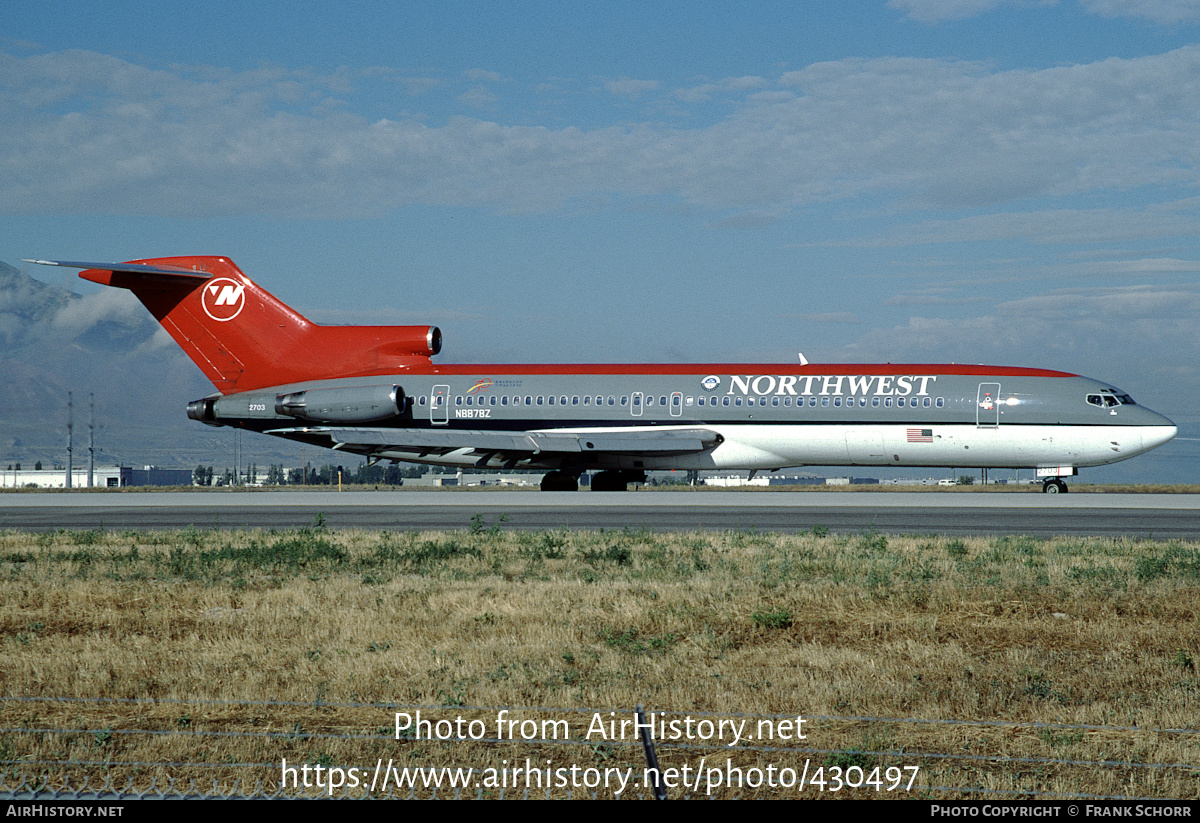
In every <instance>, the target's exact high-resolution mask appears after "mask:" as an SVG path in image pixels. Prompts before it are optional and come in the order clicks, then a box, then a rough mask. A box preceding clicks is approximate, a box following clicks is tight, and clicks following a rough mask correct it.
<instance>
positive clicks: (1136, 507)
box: [0, 490, 1200, 539]
mask: <svg viewBox="0 0 1200 823" xmlns="http://www.w3.org/2000/svg"><path fill="white" fill-rule="evenodd" d="M318 514H320V515H322V516H323V518H324V522H325V524H326V525H327V526H328V527H330V528H369V529H380V528H382V529H400V530H413V529H465V528H467V527H468V526H469V525H470V523H471V518H472V517H474V516H475V515H477V514H479V515H482V516H483V518H484V522H485V523H486V524H487V525H491V524H493V523H496V522H498V521H499V520H500V518H501V515H503V516H504V517H505V518H506V519H505V521H504V526H503V527H504V528H517V529H558V528H567V529H621V528H627V527H628V528H647V529H651V530H654V531H686V530H693V529H712V530H743V531H744V530H749V529H757V530H758V531H779V532H799V531H807V530H808V529H811V528H813V527H814V526H825V527H827V528H829V529H830V530H832V531H865V530H870V529H876V530H878V531H881V532H894V533H914V532H916V533H937V534H947V535H974V534H1031V535H1039V536H1050V535H1056V534H1071V535H1109V536H1119V535H1127V536H1136V537H1146V536H1153V537H1159V538H1197V539H1200V495H1188V494H1079V493H1073V494H1069V495H1043V494H1030V493H1013V494H1003V493H1001V494H997V493H970V492H967V493H963V492H953V493H952V492H887V493H883V492H852V493H839V492H736V491H734V492H723V491H697V492H682V491H681V492H626V493H624V494H621V493H605V494H593V493H587V492H578V493H573V494H572V493H545V492H536V491H490V492H480V491H468V490H457V491H439V492H420V491H403V492H382V491H380V492H344V493H339V492H333V491H329V492H312V491H269V492H253V491H211V492H160V493H154V492H123V493H96V492H93V493H87V492H74V493H59V492H50V493H13V494H0V529H21V530H29V531H48V530H54V529H94V528H104V529H170V528H183V527H187V526H190V525H192V526H196V527H197V528H203V529H207V528H226V529H233V528H276V529H286V528H296V527H300V526H306V525H310V524H312V523H313V522H314V520H315V519H316V517H317V515H318Z"/></svg>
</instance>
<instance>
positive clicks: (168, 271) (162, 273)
mask: <svg viewBox="0 0 1200 823" xmlns="http://www.w3.org/2000/svg"><path fill="white" fill-rule="evenodd" d="M22 262H24V263H37V264H38V265H41V266H65V267H66V268H69V269H94V270H96V271H111V272H120V273H122V274H142V275H148V276H152V277H167V278H178V277H183V278H187V279H189V280H201V281H202V280H210V279H212V274H210V273H209V272H206V271H195V270H194V269H177V268H170V267H167V266H151V265H150V264H149V263H84V262H79V261H74V260H24V261H22Z"/></svg>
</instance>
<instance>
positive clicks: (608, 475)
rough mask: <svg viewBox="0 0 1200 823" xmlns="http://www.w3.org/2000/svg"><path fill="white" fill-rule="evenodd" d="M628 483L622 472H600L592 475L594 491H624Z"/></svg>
mask: <svg viewBox="0 0 1200 823" xmlns="http://www.w3.org/2000/svg"><path fill="white" fill-rule="evenodd" d="M627 485H628V484H627V481H626V480H625V476H624V475H623V474H621V472H613V471H605V472H599V473H598V474H596V475H595V476H594V477H592V491H594V492H623V491H625V490H626V487H627Z"/></svg>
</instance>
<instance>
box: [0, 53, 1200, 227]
mask: <svg viewBox="0 0 1200 823" xmlns="http://www.w3.org/2000/svg"><path fill="white" fill-rule="evenodd" d="M0 77H3V78H4V80H3V88H2V89H0V117H2V118H3V119H4V122H5V140H4V141H3V143H2V144H0V209H2V210H3V211H5V212H7V213H10V214H12V213H26V212H36V213H56V212H58V213H62V212H100V213H131V212H132V213H154V214H164V215H176V216H199V215H214V214H244V213H261V214H270V215H297V214H301V215H306V216H324V217H330V216H332V217H345V216H355V215H366V214H381V213H386V212H387V211H390V210H392V209H394V208H398V207H402V206H406V205H411V204H417V203H424V204H441V205H471V206H487V207H492V208H496V209H499V210H502V211H544V210H553V209H558V208H561V207H562V206H563V205H564V204H565V203H567V202H570V201H572V200H577V199H587V198H594V197H597V196H600V197H603V196H607V195H610V194H615V195H619V196H624V197H643V196H646V197H667V198H673V199H675V200H676V201H682V202H686V203H689V204H692V205H698V206H703V207H708V208H714V209H723V210H744V211H749V212H753V213H757V214H781V213H783V212H785V211H786V210H788V209H791V208H795V207H796V206H802V205H805V204H812V203H818V202H822V201H827V200H839V199H848V198H854V197H857V196H860V195H864V194H870V195H871V196H872V197H874V198H877V199H881V198H882V199H893V200H896V201H899V202H904V203H909V204H912V205H918V206H932V207H935V208H947V209H955V208H971V207H979V206H987V205H990V204H996V203H1001V202H1005V201H1009V200H1013V199H1018V198H1029V197H1037V196H1049V197H1055V196H1067V195H1072V194H1079V193H1090V192H1101V191H1120V190H1127V189H1133V188H1137V187H1142V186H1145V185H1147V184H1160V185H1169V186H1195V185H1196V183H1197V182H1198V181H1197V169H1200V143H1197V141H1196V140H1195V139H1194V135H1195V134H1196V133H1197V131H1200V83H1197V82H1196V78H1197V77H1200V47H1198V46H1192V47H1187V48H1183V49H1179V50H1177V51H1173V52H1169V53H1167V54H1162V55H1155V56H1151V57H1144V58H1136V59H1128V60H1124V59H1111V60H1105V61H1101V62H1097V63H1092V64H1088V65H1080V66H1067V67H1061V68H1053V69H1046V70H1041V71H1032V70H1030V71H995V70H991V69H989V68H987V67H985V66H981V65H978V64H972V63H961V62H951V61H943V60H925V59H908V58H883V59H873V60H841V61H837V62H830V63H819V64H814V65H812V66H809V67H807V68H805V69H803V70H800V71H796V72H789V73H787V74H784V75H782V76H780V77H779V78H777V79H776V80H774V81H770V82H771V83H774V84H775V85H774V87H773V88H763V86H764V84H766V83H767V82H768V81H766V80H762V79H761V78H735V79H731V80H727V81H723V83H722V88H723V89H725V90H726V93H728V94H730V95H735V98H734V99H736V100H737V101H738V103H739V105H737V106H736V107H735V108H734V109H733V110H732V111H731V112H730V113H728V114H727V115H725V116H724V118H723V119H721V120H719V121H717V122H715V123H711V124H708V125H702V126H697V127H694V128H679V127H676V128H671V127H667V126H664V125H662V124H659V123H654V122H647V123H641V124H632V125H631V124H626V123H623V122H622V124H621V125H608V126H605V125H598V126H594V127H589V128H579V127H574V126H568V127H565V128H547V127H543V126H537V125H524V124H522V125H507V124H504V123H501V122H497V121H493V120H485V119H481V118H461V117H460V118H451V119H449V120H446V121H445V122H444V123H442V124H440V125H436V124H433V125H431V124H427V123H426V122H425V121H426V120H429V119H430V118H428V117H426V116H422V115H415V116H409V115H401V116H400V117H399V118H398V119H376V120H368V119H367V118H364V117H361V116H359V115H356V114H354V113H352V112H350V111H347V110H346V108H345V107H344V106H330V105H328V103H329V102H330V101H333V100H335V99H340V98H334V97H333V96H332V95H333V92H334V89H338V88H340V87H341V86H342V84H344V83H346V82H352V78H351V80H350V81H347V79H346V77H345V74H344V73H335V75H331V76H314V75H310V74H305V73H301V72H289V71H286V70H283V69H279V68H274V67H265V68H261V69H256V70H253V71H247V72H232V71H228V70H222V69H211V68H210V69H200V68H195V67H190V68H178V69H173V70H171V71H166V70H158V69H155V70H151V69H147V68H145V67H142V66H138V65H136V64H132V63H129V62H126V61H122V60H119V59H117V58H113V57H108V56H105V55H97V54H94V53H89V52H63V53H60V54H56V55H42V56H38V57H32V58H25V59H19V58H15V57H11V56H5V55H0ZM760 80H761V82H760ZM655 86H656V84H655V83H654V81H642V80H627V81H614V83H613V84H612V85H610V90H612V91H613V92H614V93H620V94H626V95H637V94H639V93H642V92H644V91H646V90H649V89H653V88H654V87H655ZM338 94H341V92H338ZM462 100H463V102H467V103H469V104H471V105H475V106H493V105H495V104H496V99H495V98H494V97H493V96H491V94H490V92H488V91H486V89H484V88H483V87H482V86H480V87H478V88H476V89H472V90H471V91H469V92H467V94H466V95H465V96H464V97H463V98H462ZM697 105H703V104H702V103H698V104H697ZM623 114H624V112H618V111H615V110H614V112H613V116H614V118H616V117H622V116H623ZM726 217H728V216H727V215H726Z"/></svg>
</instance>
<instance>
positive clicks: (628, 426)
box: [25, 256, 1176, 494]
mask: <svg viewBox="0 0 1200 823" xmlns="http://www.w3.org/2000/svg"><path fill="white" fill-rule="evenodd" d="M25 262H29V263H38V264H43V265H52V266H66V267H70V268H78V269H84V271H81V272H80V275H79V276H80V277H82V278H83V279H85V280H90V281H92V282H95V283H101V284H103V285H107V286H115V287H118V288H125V289H129V290H130V291H132V292H133V293H134V294H135V295H136V296H137V297H138V299H140V300H141V302H142V304H143V305H145V306H146V308H147V309H149V310H150V312H151V313H152V314H153V315H154V317H155V318H156V319H157V320H158V321H159V323H161V324H162V326H163V327H164V328H165V329H166V330H167V332H168V333H169V334H170V335H171V337H173V338H174V339H175V341H176V342H177V343H178V344H179V345H180V346H181V347H182V348H183V350H184V351H185V352H186V353H187V354H188V356H189V357H191V359H192V360H193V361H194V362H195V363H196V365H197V366H198V367H199V368H200V369H201V371H203V372H204V374H205V375H206V376H207V377H208V378H209V380H211V381H212V383H213V385H214V386H215V387H216V389H217V391H216V392H215V393H213V394H210V395H208V396H207V397H204V398H201V399H200V400H195V401H193V402H191V403H189V404H188V407H187V414H188V417H190V418H191V419H193V420H197V421H199V422H201V423H205V424H208V425H211V426H233V427H237V428H241V429H246V430H250V431H255V432H261V433H263V434H269V435H274V436H277V437H283V438H286V439H288V440H293V441H300V442H304V443H309V444H313V445H316V446H323V447H327V448H331V449H335V450H338V451H341V452H348V453H351V454H356V455H361V456H363V457H365V458H366V459H367V460H368V462H369V464H374V463H375V462H378V461H380V460H391V461H393V462H395V461H401V460H403V461H407V462H413V463H426V464H433V465H439V466H451V467H463V468H467V467H470V468H503V469H541V470H545V472H546V474H545V476H544V477H543V479H542V482H541V488H542V489H543V490H546V491H576V490H577V489H578V488H579V478H580V476H581V475H582V474H583V473H584V472H595V474H594V475H593V476H592V479H591V488H592V490H593V491H619V490H624V489H626V487H627V485H628V484H629V483H637V482H643V481H644V480H645V479H646V472H648V471H651V470H664V469H676V470H713V469H717V470H729V469H737V470H750V471H751V473H752V475H751V476H753V473H757V472H761V471H777V470H779V469H783V468H787V467H795V466H804V465H811V466H905V467H910V466H913V467H915V466H920V467H951V468H954V467H958V468H968V467H971V468H1018V469H1019V468H1032V469H1035V470H1036V472H1037V476H1038V477H1041V478H1043V491H1045V492H1047V493H1052V494H1053V493H1063V492H1066V491H1067V485H1066V483H1065V482H1064V480H1063V478H1064V477H1070V476H1074V475H1076V474H1078V470H1079V468H1081V467H1087V466H1101V465H1105V464H1108V463H1116V462H1118V461H1120V460H1127V459H1129V458H1131V457H1134V456H1136V455H1139V454H1142V453H1143V452H1146V451H1149V450H1150V449H1153V448H1156V447H1158V446H1161V445H1162V444H1163V443H1166V442H1167V441H1169V440H1170V439H1171V438H1173V437H1174V436H1175V434H1176V427H1175V424H1174V423H1172V422H1171V421H1170V420H1168V419H1167V418H1166V417H1163V416H1162V415H1160V414H1158V413H1156V412H1153V411H1151V410H1150V409H1148V408H1146V407H1145V406H1141V405H1138V404H1136V403H1135V402H1134V401H1133V400H1132V398H1130V396H1129V395H1128V394H1127V393H1125V392H1124V391H1121V390H1120V389H1117V388H1115V387H1113V386H1111V385H1109V384H1107V383H1103V382H1100V381H1097V380H1092V379H1090V378H1087V377H1081V376H1079V375H1075V374H1068V373H1066V372H1060V371H1050V370H1046V369H1035V368H1012V367H996V366H978V365H963V364H892V363H884V364H869V365H846V364H833V365H820V364H811V363H808V362H807V361H803V357H801V360H802V361H803V362H802V363H800V364H791V365H762V364H745V363H732V364H730V363H726V364H676V365H658V364H593V365H445V364H441V363H435V362H434V361H433V359H432V358H433V357H434V356H435V355H437V354H438V353H439V352H440V351H441V348H442V334H441V331H440V330H439V329H438V328H437V327H436V326H322V325H318V324H316V323H312V322H310V321H309V320H307V319H305V318H304V317H302V316H301V315H300V314H299V313H297V312H296V311H294V310H293V309H291V308H290V307H288V306H287V305H285V304H284V303H282V302H281V301H279V300H278V299H276V298H275V297H273V296H272V295H271V294H269V293H268V292H267V291H266V290H264V289H263V288H261V287H260V286H258V285H256V284H255V283H253V282H252V281H251V280H250V279H249V278H248V277H246V276H245V275H244V274H243V273H242V272H241V270H240V269H238V267H237V266H236V265H234V263H233V262H232V261H231V260H229V259H228V258H226V257H215V256H192V257H162V258H153V259H145V260H133V261H129V262H125V263H85V262H70V261H54V260H27V261H25Z"/></svg>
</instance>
